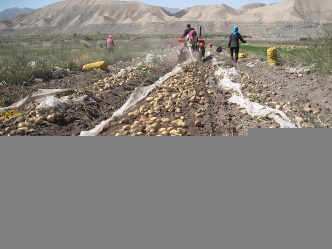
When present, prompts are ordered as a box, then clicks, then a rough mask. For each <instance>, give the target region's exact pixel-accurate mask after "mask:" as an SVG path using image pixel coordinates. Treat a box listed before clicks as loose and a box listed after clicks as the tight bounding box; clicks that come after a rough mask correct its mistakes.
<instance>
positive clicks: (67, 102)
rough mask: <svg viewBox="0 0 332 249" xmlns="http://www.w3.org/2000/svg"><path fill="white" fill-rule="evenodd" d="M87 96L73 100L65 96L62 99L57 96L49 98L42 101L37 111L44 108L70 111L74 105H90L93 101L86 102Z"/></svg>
mask: <svg viewBox="0 0 332 249" xmlns="http://www.w3.org/2000/svg"><path fill="white" fill-rule="evenodd" d="M86 98H87V95H83V96H79V97H76V98H73V97H71V96H64V97H61V98H60V99H59V98H57V97H55V96H47V97H46V98H45V99H42V100H41V101H40V102H39V104H38V106H37V107H36V109H42V108H53V109H63V110H65V109H68V108H70V107H72V106H73V105H74V104H76V103H79V104H89V103H91V102H92V101H90V102H88V101H86Z"/></svg>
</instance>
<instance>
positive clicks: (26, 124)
mask: <svg viewBox="0 0 332 249" xmlns="http://www.w3.org/2000/svg"><path fill="white" fill-rule="evenodd" d="M55 121H56V114H55V113H52V114H49V115H47V116H42V115H41V114H40V113H39V112H38V111H36V110H32V111H30V112H28V113H26V114H21V115H20V116H18V117H11V118H9V119H5V118H1V119H0V125H1V126H2V127H3V128H2V129H1V131H0V135H2V136H4V135H7V136H15V135H28V134H31V133H33V132H34V131H36V129H35V128H36V126H41V125H44V124H47V123H54V122H55Z"/></svg>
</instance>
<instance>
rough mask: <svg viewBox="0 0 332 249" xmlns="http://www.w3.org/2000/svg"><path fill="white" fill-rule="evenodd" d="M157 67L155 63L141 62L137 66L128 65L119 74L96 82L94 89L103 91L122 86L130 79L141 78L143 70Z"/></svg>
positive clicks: (146, 70) (147, 70)
mask: <svg viewBox="0 0 332 249" xmlns="http://www.w3.org/2000/svg"><path fill="white" fill-rule="evenodd" d="M155 67H156V66H155V65H153V64H147V63H144V64H143V63H141V64H140V65H138V66H137V67H128V68H125V69H121V70H120V71H119V72H118V73H117V74H114V75H112V76H110V77H106V78H104V79H103V80H99V81H98V82H96V83H94V84H93V86H94V90H97V91H99V92H103V91H107V90H109V89H112V88H114V87H118V86H122V85H124V84H126V83H128V82H129V81H132V80H134V79H139V77H141V76H140V73H141V72H149V71H150V70H152V69H154V68H155Z"/></svg>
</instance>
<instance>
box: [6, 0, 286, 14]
mask: <svg viewBox="0 0 332 249" xmlns="http://www.w3.org/2000/svg"><path fill="white" fill-rule="evenodd" d="M68 1H70V0H68ZM138 1H140V2H143V3H146V4H150V5H155V6H162V7H169V8H179V9H184V8H186V7H190V6H194V5H221V4H226V5H228V6H231V7H233V8H239V7H241V6H242V5H245V4H248V3H265V4H268V3H273V2H281V0H238V1H234V0H191V1H181V0H180V1H179V0H138ZM55 2H61V1H60V0H0V11H3V10H5V9H9V8H14V7H19V8H25V7H27V8H32V9H37V8H41V7H44V6H46V5H49V4H51V3H55Z"/></svg>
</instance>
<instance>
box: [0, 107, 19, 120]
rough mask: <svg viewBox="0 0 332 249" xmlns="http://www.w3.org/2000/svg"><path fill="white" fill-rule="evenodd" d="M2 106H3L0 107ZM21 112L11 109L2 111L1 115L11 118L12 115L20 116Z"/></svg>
mask: <svg viewBox="0 0 332 249" xmlns="http://www.w3.org/2000/svg"><path fill="white" fill-rule="evenodd" d="M0 108H1V107H0ZM20 115H21V113H20V112H18V111H17V110H9V111H5V112H2V113H0V117H4V118H7V119H8V118H11V117H17V116H20Z"/></svg>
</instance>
